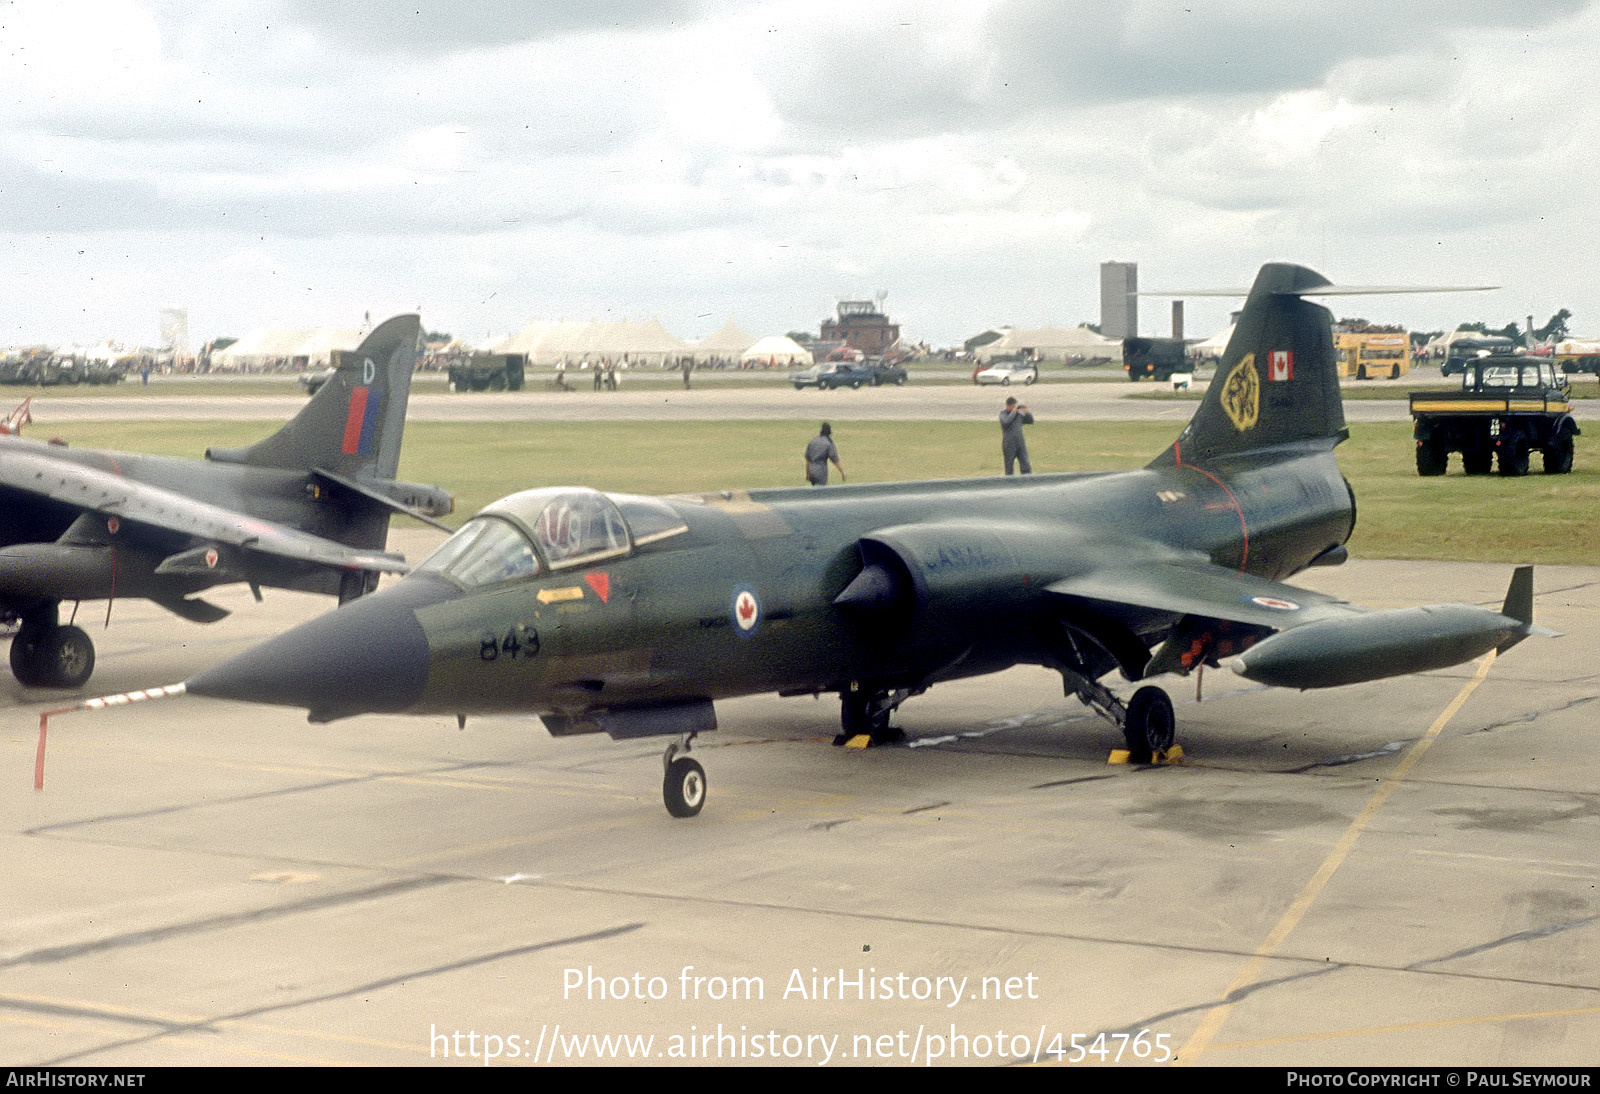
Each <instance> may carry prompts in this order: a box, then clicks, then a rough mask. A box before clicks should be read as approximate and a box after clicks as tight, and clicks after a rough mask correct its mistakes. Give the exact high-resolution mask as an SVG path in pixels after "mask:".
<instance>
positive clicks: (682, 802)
mask: <svg viewBox="0 0 1600 1094" xmlns="http://www.w3.org/2000/svg"><path fill="white" fill-rule="evenodd" d="M693 740H694V734H693V733H688V734H685V735H684V736H683V737H680V738H679V739H678V740H676V741H673V742H672V743H671V744H669V745H668V746H667V751H666V752H665V753H664V754H663V755H662V757H661V766H662V771H663V776H662V779H661V798H662V801H664V802H665V803H666V806H667V812H668V813H671V814H672V815H673V816H674V817H693V816H697V815H699V813H700V810H701V808H702V807H703V806H704V805H705V804H706V769H705V768H703V767H701V766H700V764H699V762H698V761H696V760H691V759H690V758H689V742H691V741H693ZM680 753H681V755H680Z"/></svg>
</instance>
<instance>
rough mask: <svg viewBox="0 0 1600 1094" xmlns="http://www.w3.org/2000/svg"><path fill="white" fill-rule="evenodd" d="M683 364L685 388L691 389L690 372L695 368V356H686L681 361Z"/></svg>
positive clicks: (686, 389)
mask: <svg viewBox="0 0 1600 1094" xmlns="http://www.w3.org/2000/svg"><path fill="white" fill-rule="evenodd" d="M679 363H680V364H681V365H682V366H683V390H685V391H688V390H689V373H690V372H692V371H693V370H694V358H693V357H685V358H684V359H683V360H682V361H681V362H679Z"/></svg>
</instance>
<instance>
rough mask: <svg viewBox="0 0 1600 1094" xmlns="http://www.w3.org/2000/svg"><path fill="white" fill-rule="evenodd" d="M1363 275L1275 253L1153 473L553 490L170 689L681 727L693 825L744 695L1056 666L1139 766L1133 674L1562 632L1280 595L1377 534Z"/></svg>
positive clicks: (874, 712)
mask: <svg viewBox="0 0 1600 1094" xmlns="http://www.w3.org/2000/svg"><path fill="white" fill-rule="evenodd" d="M1339 291H1342V290H1339V289H1336V288H1335V287H1334V286H1333V285H1331V284H1330V283H1329V282H1328V281H1326V280H1325V279H1323V278H1322V277H1321V276H1319V275H1317V274H1315V273H1313V272H1312V271H1310V270H1307V269H1304V268H1301V267H1298V266H1290V265H1268V266H1265V267H1263V268H1262V270H1261V272H1260V274H1259V276H1258V277H1257V278H1256V282H1255V285H1254V287H1253V288H1252V289H1251V290H1250V293H1249V298H1248V300H1247V302H1246V305H1245V308H1244V311H1243V314H1242V316H1241V318H1240V320H1239V323H1238V327H1237V329H1236V331H1235V332H1234V335H1233V338H1232V340H1231V341H1230V343H1229V345H1228V349H1227V352H1226V354H1225V356H1224V357H1223V359H1222V363H1221V365H1220V367H1219V369H1218V372H1217V376H1216V379H1215V380H1213V381H1212V383H1211V386H1210V389H1209V390H1208V392H1207V394H1206V396H1205V399H1204V401H1203V402H1202V403H1201V404H1200V407H1199V409H1198V411H1197V412H1196V413H1195V416H1194V418H1193V420H1192V421H1191V422H1190V423H1189V425H1188V426H1187V428H1185V429H1184V430H1183V432H1182V434H1181V435H1180V436H1179V437H1178V439H1177V440H1176V441H1174V442H1173V444H1172V445H1171V446H1170V447H1169V448H1168V449H1167V450H1166V451H1165V452H1163V453H1161V454H1160V455H1159V456H1157V457H1156V459H1155V460H1154V461H1153V462H1151V463H1150V464H1149V466H1147V467H1145V468H1144V469H1142V470H1138V471H1125V472H1108V473H1101V474H1056V475H1032V476H1023V477H1013V478H987V479H967V480H954V481H943V482H918V483H889V484H878V485H849V486H844V485H840V486H832V487H825V488H820V489H818V488H805V489H775V490H750V491H742V490H740V491H727V492H722V493H713V494H702V495H694V496H678V497H665V498H646V497H636V496H629V495H624V494H602V493H600V492H598V491H595V490H587V489H581V488H553V489H539V490H530V491H527V492H525V493H521V494H514V495H512V496H510V497H507V498H503V499H501V500H500V501H498V502H495V503H494V504H493V505H490V506H489V507H488V508H486V509H485V510H483V512H481V513H479V514H478V515H477V516H475V517H474V518H472V519H471V520H470V521H468V522H467V523H466V524H465V525H464V526H463V527H462V529H461V530H460V531H459V532H458V533H457V534H456V535H455V536H454V537H453V538H451V539H450V540H448V541H447V542H446V543H445V544H444V545H443V546H441V547H440V548H439V549H438V550H437V551H436V552H435V553H434V554H433V555H432V556H431V557H429V558H428V560H427V561H426V562H424V563H423V564H422V565H421V566H420V567H418V569H417V570H416V571H415V572H413V573H412V574H411V575H409V576H408V577H406V578H405V579H404V580H402V581H400V582H398V583H396V584H395V585H393V586H392V587H390V588H387V589H384V590H383V591H380V592H379V593H377V594H376V595H374V596H370V597H365V598H363V599H361V600H359V601H356V602H354V603H351V604H346V605H344V606H342V607H340V608H338V609H337V610H335V611H333V612H330V613H328V614H327V615H324V616H322V617H320V618H318V619H314V620H312V621H310V622H308V623H306V624H304V625H302V626H300V627H298V628H296V629H294V630H291V631H289V632H287V633H286V634H283V635H280V636H278V637H277V638H274V639H272V640H270V641H268V642H266V643H264V644H262V645H261V646H258V647H257V648H255V649H254V650H251V651H248V652H246V653H243V654H240V655H239V656H237V657H235V658H233V659H231V660H229V661H225V662H223V663H221V664H219V665H217V666H215V667H213V668H210V669H207V670H205V671H203V672H201V673H199V674H198V675H196V676H195V677H193V678H192V679H190V680H189V681H187V683H186V685H176V686H175V687H174V688H171V689H165V692H164V693H171V692H172V691H174V690H182V689H184V688H186V690H187V691H188V692H190V693H193V694H197V695H206V696H216V697H222V698H228V699H238V700H247V701H251V702H260V703H275V704H280V705H284V706H294V707H303V708H305V709H306V710H308V711H309V712H310V718H311V720H312V721H314V722H326V721H331V720H333V719H337V718H345V717H349V716H351V715H355V714H362V713H371V712H392V713H411V714H439V713H443V714H455V715H457V717H458V718H460V719H462V720H463V721H464V719H465V718H466V716H468V715H472V714H488V713H495V712H532V713H536V714H538V715H540V716H541V717H542V719H543V721H544V724H545V726H546V728H547V729H548V730H549V731H550V732H551V733H552V734H554V735H556V736H567V735H571V734H579V733H593V732H605V733H608V734H610V735H611V736H612V737H613V738H633V737H644V736H652V735H663V736H672V737H676V738H678V739H677V740H675V741H673V742H672V743H671V744H670V745H669V746H668V748H667V751H666V756H665V758H664V763H665V767H666V772H665V778H664V780H663V795H664V798H665V800H666V805H667V808H668V810H669V811H670V812H671V813H672V814H673V815H674V816H692V815H694V814H695V813H698V812H699V810H700V808H701V806H702V805H703V803H704V801H705V795H706V780H705V773H704V771H703V769H702V768H701V767H700V765H699V764H698V763H697V762H696V761H695V760H693V759H692V758H690V757H689V756H687V755H686V754H685V753H687V752H688V747H689V744H690V742H691V740H692V739H693V738H694V736H695V735H696V734H698V733H702V732H706V731H709V730H712V729H715V728H716V724H717V722H716V715H715V712H714V709H713V704H714V702H715V701H716V700H718V699H724V698H729V697H732V696H738V695H747V694H752V693H757V692H768V691H776V692H778V693H780V694H784V695H797V694H820V693H823V692H836V693H838V694H839V696H840V698H841V722H842V732H841V734H840V737H839V738H838V739H836V743H839V742H840V741H844V740H846V739H849V738H856V737H858V736H860V737H864V738H867V739H870V740H874V741H885V740H890V739H893V738H894V737H895V736H897V735H898V733H899V731H898V730H895V729H892V728H891V726H890V714H891V712H892V711H894V710H895V708H896V707H898V706H899V705H900V703H901V702H903V701H904V700H905V699H907V698H908V697H910V696H914V695H917V694H919V693H921V692H923V691H926V690H927V689H928V688H930V687H932V686H934V685H935V684H938V683H940V682H941V681H946V680H953V679H957V678H960V677H966V676H974V675H977V674H980V673H990V672H997V671H999V670H1001V669H1005V668H1008V667H1010V666H1012V665H1015V664H1019V663H1031V664H1038V665H1044V666H1048V667H1050V668H1052V669H1055V670H1057V671H1059V672H1060V673H1061V676H1062V679H1063V681H1064V685H1065V690H1066V692H1067V694H1069V695H1076V696H1078V697H1079V698H1081V699H1082V700H1084V701H1085V702H1087V703H1088V704H1089V705H1091V706H1092V707H1094V708H1095V709H1097V710H1098V711H1100V712H1101V713H1102V714H1104V715H1105V716H1106V717H1108V718H1109V719H1110V720H1111V721H1113V722H1114V723H1116V724H1117V725H1118V726H1119V727H1121V728H1122V730H1123V734H1124V737H1125V739H1126V743H1127V745H1128V748H1129V750H1130V752H1131V753H1132V758H1133V759H1135V760H1136V761H1142V760H1148V759H1150V758H1152V757H1153V756H1154V755H1155V754H1157V753H1160V752H1162V751H1164V750H1166V749H1168V748H1169V747H1170V746H1171V745H1172V743H1173V737H1174V718H1173V707H1172V702H1171V700H1170V699H1169V698H1168V697H1167V695H1166V693H1165V692H1164V691H1163V690H1162V689H1161V688H1160V687H1159V686H1156V685H1152V684H1145V685H1143V686H1141V687H1139V688H1138V690H1137V691H1135V692H1134V693H1133V695H1132V696H1131V697H1130V698H1129V700H1128V701H1127V702H1126V703H1124V702H1123V701H1122V700H1121V699H1120V698H1119V697H1118V696H1117V695H1116V694H1115V693H1113V692H1112V690H1111V689H1110V688H1109V687H1107V686H1106V685H1105V684H1103V683H1101V678H1102V677H1105V676H1107V675H1108V674H1110V673H1111V672H1112V671H1114V670H1115V671H1119V672H1120V673H1121V675H1122V676H1123V678H1124V679H1126V680H1128V681H1135V682H1136V681H1143V680H1146V679H1148V678H1150V677H1153V676H1157V675H1160V674H1163V673H1176V674H1179V675H1184V674H1187V673H1189V672H1192V671H1194V670H1195V669H1198V668H1199V667H1201V666H1202V665H1211V666H1219V665H1220V664H1222V662H1223V660H1224V659H1227V660H1228V661H1230V662H1231V664H1232V667H1233V668H1234V669H1235V671H1237V672H1239V673H1240V674H1241V675H1243V676H1245V677H1246V678H1248V679H1251V680H1257V681H1262V682H1266V683H1270V684H1275V685H1279V686H1283V687H1293V688H1315V687H1327V686H1333V685H1337V684H1347V683H1354V682H1357V681H1363V680H1373V679H1378V678H1381V677H1385V676H1391V675H1398V674H1401V673H1411V672H1418V671H1422V670H1425V669H1432V668H1439V667H1443V666H1446V665H1453V664H1457V663H1459V662H1462V661H1465V660H1468V659H1470V658H1473V657H1476V656H1478V655H1480V654H1483V653H1485V652H1487V651H1488V650H1491V649H1498V650H1505V649H1508V648H1510V647H1511V646H1513V645H1515V644H1516V643H1517V642H1519V641H1521V640H1522V639H1523V638H1524V637H1525V636H1527V635H1528V634H1530V633H1537V632H1538V631H1539V630H1540V628H1535V627H1534V626H1533V624H1532V600H1533V597H1532V571H1531V570H1530V569H1526V568H1524V569H1520V570H1519V571H1518V572H1517V573H1516V575H1515V576H1514V577H1513V580H1512V586H1511V592H1510V593H1509V594H1508V596H1507V598H1506V604H1505V606H1504V608H1503V609H1502V610H1501V611H1499V612H1496V611H1491V610H1488V609H1485V608H1481V607H1474V606H1470V605H1462V604H1456V605H1440V606H1435V607H1429V608H1415V609H1405V610H1397V611H1378V612H1366V611H1363V610H1361V609H1359V608H1356V607H1353V606H1352V605H1350V604H1348V603H1345V602H1344V601H1341V600H1338V599H1335V598H1333V597H1329V596H1324V595H1320V594H1317V593H1313V592H1310V591H1307V590H1304V589H1300V588H1296V587H1293V586H1290V585H1286V584H1282V580H1283V579H1284V578H1286V577H1289V576H1290V575H1292V574H1295V573H1297V572H1299V571H1301V570H1304V569H1305V568H1306V567H1308V566H1320V565H1332V564H1337V563H1339V562H1342V561H1344V559H1345V557H1346V551H1345V547H1344V543H1345V541H1346V540H1347V539H1348V538H1349V535H1350V532H1351V529H1352V527H1353V526H1354V523H1355V502H1354V497H1353V495H1352V492H1351V489H1350V486H1349V484H1348V483H1347V482H1346V480H1345V479H1344V478H1343V476H1341V475H1340V473H1339V469H1338V467H1337V465H1336V464H1335V462H1334V457H1333V449H1334V446H1335V445H1337V444H1338V443H1339V442H1340V441H1341V440H1343V439H1344V438H1345V436H1346V431H1345V423H1344V410H1343V406H1342V404H1341V402H1340V396H1339V381H1338V378H1337V375H1336V373H1335V369H1334V357H1333V342H1332V337H1331V333H1330V316H1329V313H1328V311H1327V310H1326V309H1325V308H1322V307H1321V306H1319V305H1316V304H1313V303H1311V302H1309V301H1307V300H1304V299H1303V297H1306V296H1310V295H1317V294H1326V293H1334V292H1339ZM1349 291H1356V290H1349ZM1544 633H1549V632H1544ZM330 666H337V670H336V671H334V670H331V669H330Z"/></svg>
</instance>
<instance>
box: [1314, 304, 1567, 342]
mask: <svg viewBox="0 0 1600 1094" xmlns="http://www.w3.org/2000/svg"><path fill="white" fill-rule="evenodd" d="M1571 318H1572V312H1571V311H1570V310H1568V309H1567V308H1562V309H1561V310H1560V311H1558V312H1556V313H1555V314H1554V315H1552V316H1551V317H1550V319H1549V321H1548V322H1546V323H1545V325H1544V326H1542V327H1535V328H1533V332H1532V333H1533V341H1535V342H1559V341H1560V340H1561V339H1563V338H1567V337H1569V336H1570V335H1571V331H1570V330H1569V329H1568V327H1567V320H1569V319H1571ZM1339 325H1340V326H1341V327H1342V328H1343V329H1345V330H1348V331H1387V330H1399V329H1400V328H1399V327H1394V326H1383V325H1382V324H1376V323H1369V322H1368V321H1367V320H1365V319H1341V320H1339ZM1456 329H1457V330H1470V331H1476V332H1478V333H1479V334H1485V335H1500V336H1503V337H1506V338H1510V339H1513V340H1515V341H1518V342H1520V341H1522V336H1523V331H1522V327H1521V326H1520V325H1518V324H1516V323H1507V324H1506V325H1505V326H1503V327H1491V326H1490V325H1489V324H1487V323H1484V322H1477V323H1462V324H1460V325H1458V326H1457V327H1456ZM1443 333H1444V332H1443V331H1437V330H1429V331H1424V330H1414V331H1412V332H1411V344H1412V345H1413V346H1423V345H1427V344H1428V343H1429V342H1431V341H1432V340H1433V339H1435V338H1437V337H1439V335H1441V334H1443Z"/></svg>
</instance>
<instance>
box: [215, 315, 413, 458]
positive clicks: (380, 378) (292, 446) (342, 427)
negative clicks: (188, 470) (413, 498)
mask: <svg viewBox="0 0 1600 1094" xmlns="http://www.w3.org/2000/svg"><path fill="white" fill-rule="evenodd" d="M421 337H422V320H421V319H420V318H419V317H417V316H415V315H397V316H395V317H394V318H393V319H390V320H388V321H387V322H385V323H383V324H381V325H379V326H378V327H377V329H375V330H374V331H373V332H372V333H371V334H369V335H367V337H366V338H365V339H364V340H363V341H362V343H361V345H360V346H359V347H357V348H356V349H354V350H348V351H345V352H343V353H339V354H338V355H337V356H336V357H335V361H336V362H337V371H335V373H334V375H333V378H332V379H330V380H329V381H328V382H327V383H325V384H323V385H322V387H321V388H320V389H319V390H318V391H317V393H316V394H315V395H313V396H312V397H311V401H310V402H308V403H307V404H306V405H305V407H304V408H303V409H302V410H301V411H300V413H299V414H296V415H295V416H294V417H293V418H292V419H290V421H289V422H288V424H286V425H285V426H284V427H283V428H282V429H280V430H278V432H276V433H274V434H273V435H272V436H270V437H268V438H266V439H265V440H263V441H259V442H257V443H256V444H253V445H251V446H250V447H248V448H231V449H212V450H208V451H207V452H206V456H207V457H208V458H209V459H212V460H216V461H219V462H222V463H244V464H250V465H252V466H254V467H281V468H289V469H294V470H301V469H309V468H313V467H318V468H323V469H325V470H328V471H332V472H334V473H336V474H339V475H344V476H347V477H349V478H378V479H392V478H394V477H395V474H396V472H397V471H398V470H399V467H400V440H401V435H402V433H403V432H404V430H405V421H406V401H407V399H408V398H409V397H410V394H411V370H412V368H413V367H414V366H415V365H416V360H417V344H418V342H419V341H420V340H421Z"/></svg>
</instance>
